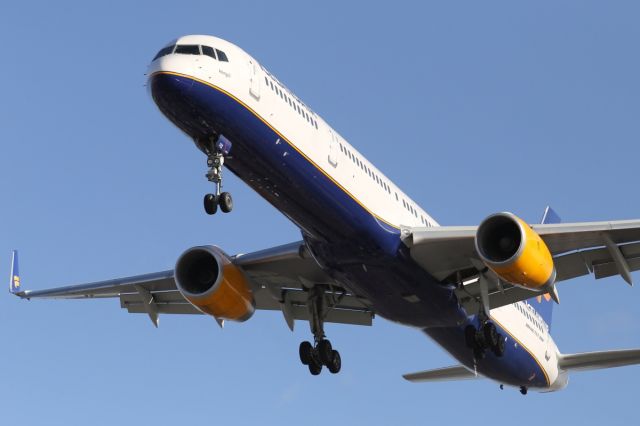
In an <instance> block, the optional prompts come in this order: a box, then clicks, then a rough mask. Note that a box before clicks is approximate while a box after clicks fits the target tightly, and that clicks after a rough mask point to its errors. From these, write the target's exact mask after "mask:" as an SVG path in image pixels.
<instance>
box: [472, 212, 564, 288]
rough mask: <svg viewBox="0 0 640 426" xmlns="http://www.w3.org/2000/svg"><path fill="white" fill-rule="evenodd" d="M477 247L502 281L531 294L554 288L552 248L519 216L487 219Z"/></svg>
mask: <svg viewBox="0 0 640 426" xmlns="http://www.w3.org/2000/svg"><path fill="white" fill-rule="evenodd" d="M475 244H476V251H477V252H478V254H479V255H480V258H481V259H482V261H483V262H484V264H485V265H487V267H489V268H490V269H491V270H492V271H493V272H495V273H496V275H498V277H500V278H501V279H502V280H504V281H506V282H508V283H510V284H515V285H518V286H522V287H525V288H528V289H530V290H539V291H547V290H550V289H552V288H553V284H554V281H555V279H556V270H555V266H554V264H553V258H552V256H551V252H549V248H548V247H547V245H546V244H545V242H544V241H543V240H542V238H540V235H538V234H537V233H536V232H535V231H534V230H533V229H532V228H531V227H530V226H529V225H528V224H527V223H525V222H524V221H523V220H522V219H520V218H519V217H517V216H516V215H514V214H512V213H496V214H493V215H491V216H489V217H487V218H486V219H485V220H484V221H482V223H481V224H480V226H479V227H478V230H477V232H476V238H475Z"/></svg>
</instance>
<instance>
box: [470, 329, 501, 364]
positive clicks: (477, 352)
mask: <svg viewBox="0 0 640 426" xmlns="http://www.w3.org/2000/svg"><path fill="white" fill-rule="evenodd" d="M464 334H465V340H466V343H467V346H468V347H469V348H470V349H472V350H473V357H474V358H475V359H476V360H479V359H483V358H484V357H485V351H486V350H491V351H492V352H493V353H494V355H495V356H497V357H501V356H502V355H504V350H505V340H504V336H503V335H502V334H500V333H498V330H497V329H496V326H495V324H494V323H492V322H491V321H489V320H488V319H485V320H483V321H481V322H480V328H479V329H477V328H476V327H475V326H473V325H468V326H467V327H466V328H465V330H464Z"/></svg>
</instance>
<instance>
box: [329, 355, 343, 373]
mask: <svg viewBox="0 0 640 426" xmlns="http://www.w3.org/2000/svg"><path fill="white" fill-rule="evenodd" d="M327 367H328V368H329V371H330V372H331V374H336V373H339V372H340V368H341V367H342V360H341V359H340V353H339V352H338V351H332V354H331V362H330V363H329V365H328V366H327Z"/></svg>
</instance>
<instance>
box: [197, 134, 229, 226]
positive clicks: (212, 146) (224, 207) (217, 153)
mask: <svg viewBox="0 0 640 426" xmlns="http://www.w3.org/2000/svg"><path fill="white" fill-rule="evenodd" d="M219 140H220V137H219V136H215V137H212V138H211V139H210V140H209V144H208V148H207V149H206V152H207V166H208V167H209V170H208V171H207V174H206V175H205V176H206V177H207V180H208V181H209V182H213V183H214V184H215V186H216V192H215V194H207V195H205V196H204V211H205V212H206V213H207V214H210V215H211V214H215V213H216V212H217V211H218V206H219V207H220V210H221V211H222V212H223V213H229V212H230V211H231V210H232V209H233V199H232V198H231V194H229V193H228V192H222V168H223V166H224V158H225V155H226V154H228V149H225V144H224V143H219Z"/></svg>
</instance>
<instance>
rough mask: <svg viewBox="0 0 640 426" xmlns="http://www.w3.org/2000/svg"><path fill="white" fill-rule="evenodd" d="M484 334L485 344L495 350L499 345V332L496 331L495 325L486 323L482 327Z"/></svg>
mask: <svg viewBox="0 0 640 426" xmlns="http://www.w3.org/2000/svg"><path fill="white" fill-rule="evenodd" d="M482 332H483V334H484V342H485V344H486V345H487V346H488V347H490V348H494V347H495V346H496V345H497V344H498V330H496V326H495V324H494V323H492V322H488V323H486V324H485V325H484V327H482Z"/></svg>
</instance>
